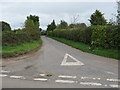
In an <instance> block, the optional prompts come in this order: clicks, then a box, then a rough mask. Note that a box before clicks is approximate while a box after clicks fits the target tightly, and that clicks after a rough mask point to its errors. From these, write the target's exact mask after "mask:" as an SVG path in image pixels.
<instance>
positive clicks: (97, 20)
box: [89, 10, 107, 25]
mask: <svg viewBox="0 0 120 90" xmlns="http://www.w3.org/2000/svg"><path fill="white" fill-rule="evenodd" d="M103 15H104V14H102V13H101V12H100V11H99V10H96V11H95V13H93V14H92V15H91V17H90V19H89V21H90V23H91V25H106V24H107V21H106V19H105V18H104V16H103Z"/></svg>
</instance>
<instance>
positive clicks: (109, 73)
mask: <svg viewBox="0 0 120 90" xmlns="http://www.w3.org/2000/svg"><path fill="white" fill-rule="evenodd" d="M107 73H108V74H115V73H112V72H107Z"/></svg>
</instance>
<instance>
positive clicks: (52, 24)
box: [47, 20, 56, 31]
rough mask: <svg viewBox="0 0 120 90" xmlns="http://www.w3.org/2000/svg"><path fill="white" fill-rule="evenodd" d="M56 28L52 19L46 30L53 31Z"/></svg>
mask: <svg viewBox="0 0 120 90" xmlns="http://www.w3.org/2000/svg"><path fill="white" fill-rule="evenodd" d="M55 28H56V24H55V21H54V20H53V21H52V22H51V24H48V25H47V31H53V30H54V29H55Z"/></svg>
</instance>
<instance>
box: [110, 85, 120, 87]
mask: <svg viewBox="0 0 120 90" xmlns="http://www.w3.org/2000/svg"><path fill="white" fill-rule="evenodd" d="M110 87H113V88H119V87H120V86H119V85H113V84H111V85H110Z"/></svg>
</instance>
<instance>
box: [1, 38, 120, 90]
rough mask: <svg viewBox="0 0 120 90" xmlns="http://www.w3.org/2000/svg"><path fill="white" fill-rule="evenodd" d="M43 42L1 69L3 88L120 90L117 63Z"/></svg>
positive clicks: (63, 45)
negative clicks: (29, 54) (104, 89)
mask: <svg viewBox="0 0 120 90" xmlns="http://www.w3.org/2000/svg"><path fill="white" fill-rule="evenodd" d="M42 40H43V46H42V47H41V49H40V50H39V51H38V52H36V53H35V54H33V55H32V56H30V57H28V58H23V59H20V60H13V61H12V60H11V62H12V63H9V64H7V65H5V66H3V67H2V70H1V73H2V74H0V77H2V87H3V88H118V87H119V86H118V82H119V79H118V60H114V59H110V58H105V57H101V56H97V55H93V54H89V53H85V52H82V51H80V50H77V49H75V48H72V47H70V46H68V45H65V44H63V43H60V42H58V41H55V40H53V39H50V38H48V37H45V36H42ZM6 62H9V61H6Z"/></svg>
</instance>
